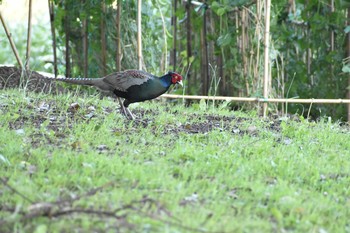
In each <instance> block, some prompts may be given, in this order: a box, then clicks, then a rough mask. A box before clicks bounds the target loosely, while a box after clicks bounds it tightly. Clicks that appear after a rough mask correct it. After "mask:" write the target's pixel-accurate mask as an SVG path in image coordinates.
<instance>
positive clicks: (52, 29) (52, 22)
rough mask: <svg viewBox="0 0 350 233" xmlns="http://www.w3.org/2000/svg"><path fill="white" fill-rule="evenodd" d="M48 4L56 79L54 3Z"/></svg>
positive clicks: (51, 0)
mask: <svg viewBox="0 0 350 233" xmlns="http://www.w3.org/2000/svg"><path fill="white" fill-rule="evenodd" d="M48 4H49V14H50V24H51V34H52V49H53V67H54V73H55V78H56V77H57V53H56V32H55V23H54V22H55V13H54V3H53V0H48Z"/></svg>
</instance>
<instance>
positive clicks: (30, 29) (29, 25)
mask: <svg viewBox="0 0 350 233" xmlns="http://www.w3.org/2000/svg"><path fill="white" fill-rule="evenodd" d="M31 40H32V0H29V10H28V32H27V51H26V65H25V68H26V70H29V59H30V45H31Z"/></svg>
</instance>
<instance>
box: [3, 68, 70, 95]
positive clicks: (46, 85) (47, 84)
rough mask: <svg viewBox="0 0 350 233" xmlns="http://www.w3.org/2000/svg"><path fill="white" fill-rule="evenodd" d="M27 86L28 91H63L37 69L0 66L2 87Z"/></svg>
mask: <svg viewBox="0 0 350 233" xmlns="http://www.w3.org/2000/svg"><path fill="white" fill-rule="evenodd" d="M8 88H25V89H26V90H28V91H35V92H44V93H49V92H51V93H56V92H62V91H63V89H62V88H61V87H56V84H55V82H53V81H51V80H50V79H45V78H44V76H43V75H41V74H39V73H37V72H35V71H28V72H26V71H23V70H21V69H18V68H16V67H8V66H0V89H8Z"/></svg>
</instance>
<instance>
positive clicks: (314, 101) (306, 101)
mask: <svg viewBox="0 0 350 233" xmlns="http://www.w3.org/2000/svg"><path fill="white" fill-rule="evenodd" d="M161 97H163V98H169V99H191V100H202V99H203V100H223V101H236V102H258V103H302V104H350V99H295V98H293V99H277V98H271V99H268V98H258V97H230V96H201V95H170V94H163V95H162V96H161Z"/></svg>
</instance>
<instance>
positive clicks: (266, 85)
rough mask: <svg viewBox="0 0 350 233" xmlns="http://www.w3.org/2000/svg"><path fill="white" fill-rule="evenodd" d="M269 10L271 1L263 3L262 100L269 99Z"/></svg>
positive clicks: (264, 114) (264, 110)
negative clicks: (263, 52)
mask: <svg viewBox="0 0 350 233" xmlns="http://www.w3.org/2000/svg"><path fill="white" fill-rule="evenodd" d="M270 8H271V0H266V2H265V38H264V40H265V54H264V55H265V56H264V98H265V99H267V98H268V97H269V83H270V77H269V68H270V61H269V46H270ZM267 107H268V105H267V102H264V104H263V116H264V117H266V116H267Z"/></svg>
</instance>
